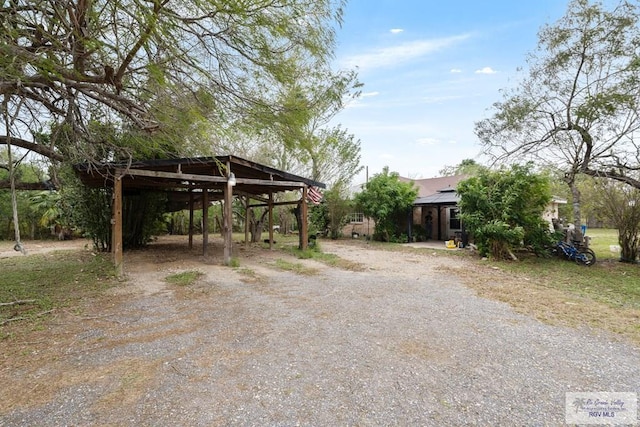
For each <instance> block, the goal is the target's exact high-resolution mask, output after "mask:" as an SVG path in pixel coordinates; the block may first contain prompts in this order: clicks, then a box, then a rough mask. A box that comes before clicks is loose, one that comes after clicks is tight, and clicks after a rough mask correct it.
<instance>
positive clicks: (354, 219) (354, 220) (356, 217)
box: [349, 212, 364, 224]
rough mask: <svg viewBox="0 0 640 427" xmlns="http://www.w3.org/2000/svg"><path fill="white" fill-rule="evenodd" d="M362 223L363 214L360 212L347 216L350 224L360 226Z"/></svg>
mask: <svg viewBox="0 0 640 427" xmlns="http://www.w3.org/2000/svg"><path fill="white" fill-rule="evenodd" d="M363 222H364V214H363V213H362V212H354V213H352V214H350V215H349V223H350V224H362V223H363Z"/></svg>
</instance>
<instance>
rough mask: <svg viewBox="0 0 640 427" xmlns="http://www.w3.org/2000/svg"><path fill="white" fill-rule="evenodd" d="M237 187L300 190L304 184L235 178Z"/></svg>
mask: <svg viewBox="0 0 640 427" xmlns="http://www.w3.org/2000/svg"><path fill="white" fill-rule="evenodd" d="M236 183H237V185H263V186H266V187H295V188H302V187H304V186H305V183H304V182H298V181H271V180H268V179H251V178H237V177H236Z"/></svg>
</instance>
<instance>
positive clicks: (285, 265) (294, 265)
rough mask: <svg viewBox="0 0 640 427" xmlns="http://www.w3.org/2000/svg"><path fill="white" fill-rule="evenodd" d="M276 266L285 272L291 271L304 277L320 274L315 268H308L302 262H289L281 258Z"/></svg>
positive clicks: (276, 262)
mask: <svg viewBox="0 0 640 427" xmlns="http://www.w3.org/2000/svg"><path fill="white" fill-rule="evenodd" d="M275 266H276V267H277V268H278V269H280V270H283V271H291V272H293V273H296V274H300V275H303V276H313V275H314V274H317V273H318V270H317V269H315V268H311V267H307V266H306V265H304V264H302V263H300V262H289V261H285V260H283V259H281V258H279V259H277V260H276V261H275Z"/></svg>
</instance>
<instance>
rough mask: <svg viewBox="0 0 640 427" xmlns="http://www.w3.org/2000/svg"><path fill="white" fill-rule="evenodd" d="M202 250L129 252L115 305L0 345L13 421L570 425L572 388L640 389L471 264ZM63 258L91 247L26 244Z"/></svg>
mask: <svg viewBox="0 0 640 427" xmlns="http://www.w3.org/2000/svg"><path fill="white" fill-rule="evenodd" d="M194 243H195V244H194V248H193V249H191V250H189V249H188V248H187V247H186V238H185V237H165V238H162V239H160V240H159V241H158V242H156V243H154V244H153V245H151V246H150V247H149V248H148V249H145V250H140V251H135V252H131V253H127V254H126V255H125V263H126V264H125V265H126V267H125V271H126V275H127V279H126V280H125V281H123V282H122V283H121V284H120V285H119V286H116V287H115V288H113V289H112V290H110V291H109V294H108V295H107V296H106V297H105V298H104V299H100V300H97V301H95V300H93V301H86V302H85V304H84V305H83V307H78V309H77V310H66V311H64V312H59V313H56V315H55V316H54V318H53V319H51V321H48V322H47V323H46V324H45V326H43V327H42V328H41V329H40V330H34V331H32V332H30V333H29V334H28V335H20V337H19V339H9V340H6V341H4V342H0V346H1V347H0V348H1V349H2V359H1V360H0V376H1V377H2V378H3V380H4V381H3V387H2V389H1V390H0V426H23V425H24V426H26V425H43V426H44V425H145V426H146V425H185V426H186V425H202V426H205V425H206V426H218V425H220V426H222V425H418V424H419V425H516V424H518V425H559V424H563V420H564V410H565V408H564V396H565V392H567V391H596V390H608V391H621V392H636V393H637V392H640V353H639V352H638V348H637V346H636V345H634V344H632V343H629V342H625V341H624V340H622V341H621V340H620V339H618V338H616V337H614V336H611V335H610V334H608V333H607V332H606V331H605V330H604V329H602V330H601V329H597V328H596V329H593V328H591V327H586V326H585V324H584V323H582V324H576V325H574V327H568V326H571V325H567V324H566V322H565V323H562V322H560V324H547V323H541V322H539V321H538V320H536V319H535V318H534V314H532V313H530V312H527V310H526V309H522V310H518V311H519V312H517V311H514V309H513V308H512V307H511V306H509V305H507V304H503V303H500V302H496V301H492V300H491V299H486V298H484V297H482V295H485V296H491V297H492V299H497V300H500V299H501V298H499V297H496V295H498V296H499V295H501V294H503V293H505V291H504V284H505V283H507V282H509V280H510V279H509V278H507V277H504V275H501V272H499V271H496V270H494V269H491V267H488V266H481V265H480V264H478V263H477V262H475V261H472V260H470V259H467V258H465V257H458V256H454V257H452V256H448V254H445V253H443V252H440V251H437V250H434V249H431V248H423V249H415V248H414V249H407V250H406V251H402V252H391V251H386V250H379V249H374V248H372V247H368V246H367V245H364V244H361V243H357V244H351V243H350V242H330V241H322V242H321V244H322V248H323V250H324V251H325V252H328V253H333V254H336V255H337V256H339V257H340V258H342V259H345V260H349V261H350V262H351V266H352V268H350V269H340V268H333V267H328V266H326V265H324V264H321V263H319V262H317V261H314V260H299V259H296V258H293V257H292V256H290V255H287V254H285V253H283V252H280V251H269V250H267V249H263V248H259V247H252V248H248V249H247V248H244V246H243V245H238V244H236V245H235V246H234V256H235V257H236V259H237V260H238V263H239V267H237V268H231V267H225V266H223V265H221V264H220V259H221V254H220V242H218V241H215V240H214V242H213V244H212V250H211V252H212V256H211V257H208V258H206V259H205V258H204V257H203V256H202V249H201V247H200V242H199V241H196V242H194ZM60 248H63V249H65V250H89V249H88V248H89V245H88V244H87V242H86V241H80V240H77V241H69V242H49V243H36V244H32V245H27V250H28V251H29V253H31V254H35V253H42V252H47V251H52V250H59V249H60ZM14 252H15V251H13V250H12V248H11V246H10V245H0V258H2V257H8V256H17V255H16V254H18V253H14ZM282 261H285V262H286V263H288V264H287V265H297V266H301V268H300V269H297V270H296V271H289V270H286V269H283V267H282ZM479 269H483V271H484V272H485V273H486V274H484V275H483V276H484V277H485V280H484V281H483V282H482V283H479V284H478V285H477V287H476V288H473V287H470V286H469V285H468V282H469V275H470V272H474V271H475V272H477V271H478V270H479ZM184 271H198V272H200V273H201V274H202V276H201V278H200V279H199V280H198V282H197V283H195V284H193V285H189V286H177V285H170V284H168V283H167V281H166V280H165V279H166V277H167V276H170V275H172V274H175V273H179V272H184ZM474 282H475V280H474ZM522 292H525V291H522ZM548 296H549V295H545V298H546V297H548ZM551 297H552V298H557V300H558V301H557V302H556V303H558V304H565V303H566V302H567V301H568V299H567V297H566V296H563V295H559V294H558V295H552V296H551ZM526 305H527V304H525V306H526ZM551 323H553V322H551ZM12 327H17V326H15V325H14V326H12Z"/></svg>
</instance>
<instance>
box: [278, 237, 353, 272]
mask: <svg viewBox="0 0 640 427" xmlns="http://www.w3.org/2000/svg"><path fill="white" fill-rule="evenodd" d="M282 250H283V251H285V252H288V253H289V254H291V255H293V256H295V257H296V258H298V259H313V260H315V261H318V262H321V263H323V264H325V265H328V266H330V267H335V268H340V269H342V270H349V271H363V270H364V269H365V268H364V267H363V266H362V265H361V264H358V263H357V262H353V261H349V260H346V259H344V258H340V257H339V256H337V255H335V254H328V253H325V252H322V249H321V243H320V242H316V244H315V245H314V246H312V247H308V248H307V249H305V250H300V249H298V247H297V246H292V245H289V246H283V247H282Z"/></svg>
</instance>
